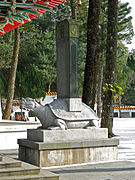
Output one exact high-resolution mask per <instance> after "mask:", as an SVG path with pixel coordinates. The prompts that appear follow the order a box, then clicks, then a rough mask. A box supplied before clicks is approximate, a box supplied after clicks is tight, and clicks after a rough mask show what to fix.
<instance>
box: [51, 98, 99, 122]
mask: <svg viewBox="0 0 135 180" xmlns="http://www.w3.org/2000/svg"><path fill="white" fill-rule="evenodd" d="M48 106H49V107H50V109H51V110H52V112H53V114H54V115H55V116H56V117H57V118H59V119H63V120H65V121H88V120H99V118H98V116H97V115H96V113H95V112H94V111H93V110H92V109H91V108H90V107H89V106H87V105H86V104H84V103H82V111H79V112H70V111H68V104H67V103H66V101H65V100H64V99H56V100H54V101H53V102H52V103H50V104H48Z"/></svg>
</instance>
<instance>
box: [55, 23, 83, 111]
mask: <svg viewBox="0 0 135 180" xmlns="http://www.w3.org/2000/svg"><path fill="white" fill-rule="evenodd" d="M56 47H57V52H56V55H57V57H56V58H57V96H58V98H61V99H66V100H67V104H68V110H69V111H81V110H82V104H81V99H80V98H78V74H77V69H78V53H77V50H78V27H77V23H76V22H75V21H68V20H64V21H62V22H59V23H58V24H57V26H56Z"/></svg>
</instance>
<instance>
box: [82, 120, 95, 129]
mask: <svg viewBox="0 0 135 180" xmlns="http://www.w3.org/2000/svg"><path fill="white" fill-rule="evenodd" d="M89 127H98V123H97V121H96V120H90V121H89V123H88V124H87V125H86V126H85V127H84V128H85V129H87V128H89Z"/></svg>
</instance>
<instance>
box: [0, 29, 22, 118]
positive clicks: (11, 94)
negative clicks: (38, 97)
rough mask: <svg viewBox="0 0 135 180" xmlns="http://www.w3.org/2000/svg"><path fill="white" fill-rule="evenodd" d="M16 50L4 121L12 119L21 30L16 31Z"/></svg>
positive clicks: (14, 51)
mask: <svg viewBox="0 0 135 180" xmlns="http://www.w3.org/2000/svg"><path fill="white" fill-rule="evenodd" d="M14 39H15V40H14V50H13V59H12V64H11V69H10V76H9V82H8V94H7V101H6V108H5V110H4V114H3V119H10V114H11V109H12V102H13V98H14V87H15V79H16V70H17V64H18V55H19V46H20V33H19V28H16V29H15V37H14Z"/></svg>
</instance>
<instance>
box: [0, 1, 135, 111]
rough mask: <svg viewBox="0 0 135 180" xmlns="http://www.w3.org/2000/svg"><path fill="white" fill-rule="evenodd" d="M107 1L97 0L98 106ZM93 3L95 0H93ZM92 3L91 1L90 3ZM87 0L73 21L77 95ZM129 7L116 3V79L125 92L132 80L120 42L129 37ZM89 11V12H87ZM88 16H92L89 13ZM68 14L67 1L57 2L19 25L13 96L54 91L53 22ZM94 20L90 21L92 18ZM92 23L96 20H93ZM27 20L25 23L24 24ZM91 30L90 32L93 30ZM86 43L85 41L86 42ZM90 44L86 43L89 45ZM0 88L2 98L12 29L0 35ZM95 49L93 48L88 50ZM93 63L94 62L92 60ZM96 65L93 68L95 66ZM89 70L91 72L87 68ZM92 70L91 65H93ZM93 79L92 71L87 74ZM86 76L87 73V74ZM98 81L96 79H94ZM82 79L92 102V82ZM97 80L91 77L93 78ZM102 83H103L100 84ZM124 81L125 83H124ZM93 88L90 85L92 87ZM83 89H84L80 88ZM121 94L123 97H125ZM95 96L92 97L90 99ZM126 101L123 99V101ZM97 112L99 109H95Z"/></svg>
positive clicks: (11, 41) (84, 46)
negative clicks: (76, 26) (53, 8)
mask: <svg viewBox="0 0 135 180" xmlns="http://www.w3.org/2000/svg"><path fill="white" fill-rule="evenodd" d="M107 2H108V1H107V0H103V1H102V2H101V8H100V19H99V26H98V27H99V47H100V48H99V50H100V51H99V59H100V61H99V62H100V64H98V65H97V67H98V69H99V71H101V70H102V71H101V72H100V73H98V74H99V77H101V76H102V77H103V78H101V79H100V81H99V82H98V84H100V86H97V87H98V88H97V89H98V90H99V87H100V90H99V91H98V94H97V95H96V96H97V97H98V98H100V103H99V105H100V107H101V105H102V87H103V86H104V72H105V69H104V59H105V54H106V38H107ZM94 3H97V1H94ZM91 5H92V4H91ZM88 7H89V1H88V0H86V1H82V5H81V6H79V7H78V8H77V21H78V22H79V51H78V52H79V59H78V79H79V95H80V96H82V92H83V79H84V70H85V59H86V53H87V51H86V47H87V14H88ZM130 11H131V8H130V7H129V5H128V3H123V4H122V3H121V2H119V3H118V48H117V62H116V82H117V84H118V85H120V86H121V87H122V88H123V89H124V90H126V92H127V93H128V91H127V89H128V88H129V87H131V84H132V81H133V71H132V70H131V69H130V68H129V67H128V66H127V57H128V56H129V52H128V49H127V48H126V47H125V46H124V44H123V42H125V41H126V42H129V43H130V42H131V39H132V36H133V34H134V33H133V27H132V22H131V19H132V18H131V16H130V15H129V13H130ZM90 13H92V12H90ZM91 16H93V15H92V14H91ZM70 17H71V10H70V4H69V2H67V3H66V4H61V5H60V6H59V8H58V10H56V11H55V12H54V13H50V12H46V13H44V14H43V16H41V17H38V18H36V19H33V21H32V23H31V26H32V28H31V26H30V27H25V26H23V27H22V28H23V30H22V31H21V39H20V42H21V44H20V53H19V62H18V69H17V76H16V78H17V79H16V84H15V98H20V97H22V96H23V97H26V96H31V97H33V98H35V97H41V96H43V95H44V94H45V91H50V90H51V91H56V69H55V64H56V62H55V61H56V58H55V48H56V47H55V23H56V22H57V21H59V20H62V19H64V18H70ZM93 22H94V21H93ZM95 22H96V21H95ZM28 24H29V23H26V24H25V25H26V26H28ZM93 33H94V32H93ZM88 43H89V42H88ZM91 44H92V43H91V42H90V43H89V47H90V45H91ZM0 48H1V49H2V51H0V55H1V56H0V62H1V63H0V87H1V88H0V89H1V93H2V97H4V96H5V97H6V92H7V82H8V78H9V68H10V66H11V59H12V53H13V31H11V32H9V33H7V34H5V35H3V36H0ZM92 51H93V52H95V51H94V50H92ZM95 62H96V61H95ZM97 67H96V69H97ZM89 70H90V72H89V73H91V72H92V71H91V68H89V69H88V71H89ZM94 70H95V68H94ZM91 75H92V76H91V80H92V81H93V79H94V78H93V73H91ZM89 77H90V76H89ZM98 80H99V78H98ZM92 81H90V83H89V82H88V81H87V80H86V81H85V83H84V84H85V85H86V86H89V89H91V90H90V93H88V92H87V93H88V98H89V100H88V101H89V102H90V101H91V102H94V100H93V99H92V97H94V96H93V95H92V96H91V95H90V94H92V93H93V90H94V92H96V91H95V85H94V86H93V83H92ZM93 82H94V83H97V80H96V79H95V80H94V81H93ZM102 82H103V85H102ZM125 82H128V83H125ZM93 87H94V88H93ZM84 89H87V88H84ZM127 93H125V95H123V97H124V96H127ZM94 99H95V98H94ZM123 102H126V101H123ZM99 112H100V110H99Z"/></svg>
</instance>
